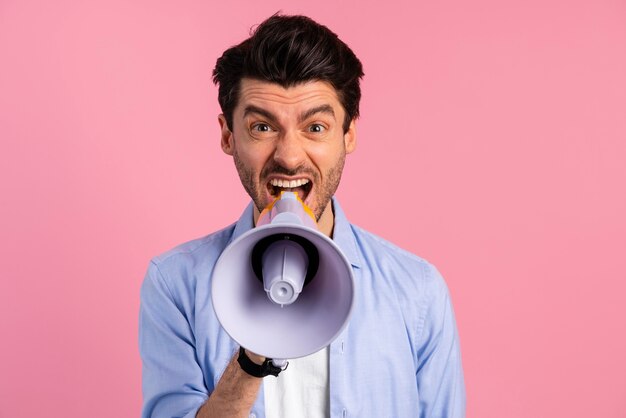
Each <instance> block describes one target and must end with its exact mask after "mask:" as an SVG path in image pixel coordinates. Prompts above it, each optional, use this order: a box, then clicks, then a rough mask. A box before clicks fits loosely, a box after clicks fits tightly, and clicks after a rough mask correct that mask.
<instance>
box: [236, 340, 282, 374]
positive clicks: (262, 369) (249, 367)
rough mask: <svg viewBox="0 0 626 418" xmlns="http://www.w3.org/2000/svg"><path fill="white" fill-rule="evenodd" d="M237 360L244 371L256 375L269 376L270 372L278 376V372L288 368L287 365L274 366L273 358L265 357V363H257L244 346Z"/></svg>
mask: <svg viewBox="0 0 626 418" xmlns="http://www.w3.org/2000/svg"><path fill="white" fill-rule="evenodd" d="M237 362H238V363H239V366H241V369H242V370H243V371H244V372H246V373H248V374H249V375H250V376H254V377H265V376H269V375H270V374H271V375H272V376H278V373H280V372H282V371H283V370H285V369H286V368H287V366H285V367H283V368H280V367H277V366H274V363H272V359H271V358H267V359H265V361H264V362H263V364H260V365H259V364H256V363H255V362H253V361H252V360H250V357H248V355H247V354H246V350H245V349H244V348H243V347H240V348H239V357H237ZM287 365H289V363H287Z"/></svg>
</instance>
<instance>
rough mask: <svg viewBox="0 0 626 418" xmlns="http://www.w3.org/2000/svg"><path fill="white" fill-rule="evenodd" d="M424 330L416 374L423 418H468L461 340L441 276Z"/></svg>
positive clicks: (432, 270) (433, 272) (437, 277)
mask: <svg viewBox="0 0 626 418" xmlns="http://www.w3.org/2000/svg"><path fill="white" fill-rule="evenodd" d="M428 274H430V275H431V276H433V277H432V279H434V281H433V283H434V286H433V288H431V292H432V293H431V295H430V296H431V297H430V298H429V299H430V304H429V306H428V309H427V310H426V315H425V317H424V321H423V324H422V329H421V342H422V344H421V349H420V350H419V352H418V367H417V372H416V379H417V387H418V391H419V394H420V417H421V418H427V417H442V418H463V417H465V383H464V377H463V368H462V365H461V350H460V345H459V336H458V332H457V328H456V321H455V318H454V311H453V308H452V303H451V300H450V295H449V292H448V288H447V287H446V284H445V282H444V281H443V278H441V276H440V275H439V272H438V271H437V270H436V269H435V268H434V267H432V266H431V267H430V271H429V273H428Z"/></svg>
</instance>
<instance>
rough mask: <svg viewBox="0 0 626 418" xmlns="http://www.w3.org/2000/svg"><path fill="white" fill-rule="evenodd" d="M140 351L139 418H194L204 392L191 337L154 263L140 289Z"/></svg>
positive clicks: (202, 400)
mask: <svg viewBox="0 0 626 418" xmlns="http://www.w3.org/2000/svg"><path fill="white" fill-rule="evenodd" d="M139 352H140V354H141V359H142V365H143V367H142V389H143V407H142V412H141V417H142V418H149V417H150V418H174V417H181V418H183V417H184V418H192V417H195V415H196V412H197V410H198V409H199V407H200V406H201V405H202V404H203V403H204V402H205V401H206V399H207V397H208V394H207V393H208V391H207V388H206V385H205V383H204V378H203V373H202V369H201V368H200V365H199V364H198V362H197V360H196V355H195V340H194V334H193V331H192V328H191V326H190V325H189V321H188V320H187V315H186V314H185V312H184V311H183V310H182V309H181V308H179V306H178V305H177V304H176V302H175V300H174V297H173V296H172V294H171V292H170V290H169V288H168V286H167V283H166V281H165V279H164V277H163V275H162V274H161V272H160V271H159V268H158V266H157V265H156V264H155V263H154V262H151V263H150V266H149V267H148V272H147V273H146V277H145V279H144V282H143V285H142V287H141V306H140V310H139Z"/></svg>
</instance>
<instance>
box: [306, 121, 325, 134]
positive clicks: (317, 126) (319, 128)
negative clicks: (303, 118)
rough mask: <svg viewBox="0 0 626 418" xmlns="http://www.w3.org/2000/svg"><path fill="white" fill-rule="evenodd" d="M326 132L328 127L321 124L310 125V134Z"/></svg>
mask: <svg viewBox="0 0 626 418" xmlns="http://www.w3.org/2000/svg"><path fill="white" fill-rule="evenodd" d="M325 130H326V127H325V126H324V125H322V124H321V123H313V124H311V125H309V132H316V133H321V132H324V131H325Z"/></svg>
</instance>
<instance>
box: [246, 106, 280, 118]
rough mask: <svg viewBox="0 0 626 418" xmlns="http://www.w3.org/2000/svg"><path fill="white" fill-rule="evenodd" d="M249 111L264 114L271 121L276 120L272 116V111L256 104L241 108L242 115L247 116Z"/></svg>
mask: <svg viewBox="0 0 626 418" xmlns="http://www.w3.org/2000/svg"><path fill="white" fill-rule="evenodd" d="M250 113H256V114H258V115H261V116H264V117H266V118H267V119H269V120H271V121H273V122H274V121H276V116H274V114H272V112H268V111H267V110H265V109H263V108H261V107H258V106H254V105H248V106H246V108H245V109H244V110H243V116H244V117H245V116H248V115H249V114H250Z"/></svg>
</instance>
